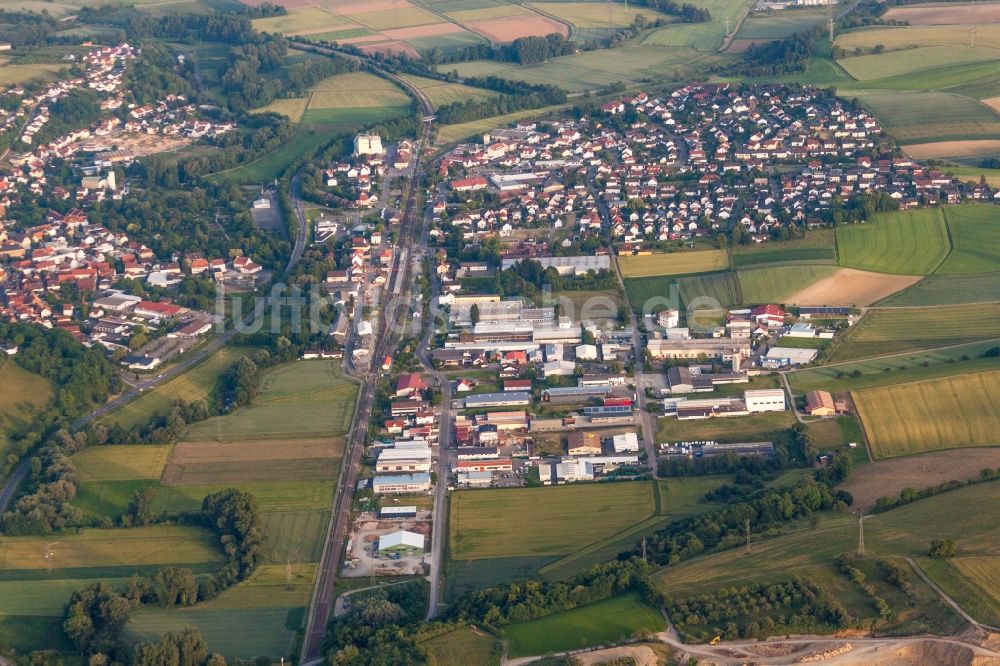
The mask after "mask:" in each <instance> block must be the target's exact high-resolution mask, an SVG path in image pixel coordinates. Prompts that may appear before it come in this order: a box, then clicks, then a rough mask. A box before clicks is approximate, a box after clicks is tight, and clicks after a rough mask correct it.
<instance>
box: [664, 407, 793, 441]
mask: <svg viewBox="0 0 1000 666" xmlns="http://www.w3.org/2000/svg"><path fill="white" fill-rule="evenodd" d="M794 423H795V415H794V414H792V413H791V412H790V411H785V412H771V413H769V414H754V415H751V416H734V417H730V418H711V419H696V420H691V421H680V420H678V419H677V418H676V417H673V416H665V417H663V418H661V419H659V426H658V428H657V431H656V441H657V442H686V441H695V440H715V441H719V442H758V441H767V440H769V439H772V438H773V437H774V436H776V435H778V434H780V431H783V430H786V429H787V428H790V427H791V426H792V425H793V424H794Z"/></svg>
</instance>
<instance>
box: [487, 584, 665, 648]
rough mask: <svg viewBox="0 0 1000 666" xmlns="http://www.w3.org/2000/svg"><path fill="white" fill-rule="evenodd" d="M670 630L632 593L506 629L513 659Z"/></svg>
mask: <svg viewBox="0 0 1000 666" xmlns="http://www.w3.org/2000/svg"><path fill="white" fill-rule="evenodd" d="M665 626H666V622H665V621H664V619H663V617H662V616H661V615H660V614H659V612H657V611H656V610H655V609H654V608H652V607H650V606H648V605H646V604H645V603H643V602H642V599H641V598H640V597H639V594H638V593H636V592H630V593H628V594H621V595H618V596H616V597H612V598H610V599H606V600H604V601H598V602H596V603H593V604H588V605H586V606H581V607H579V608H574V609H573V610H568V611H564V612H562V613H556V614H554V615H548V616H545V617H542V618H539V619H537V620H532V621H531V622H523V623H521V624H512V625H510V626H508V627H505V628H504V630H503V637H504V638H505V639H506V640H507V642H508V644H509V646H510V649H509V651H508V656H509V657H511V658H516V657H525V656H530V655H544V654H548V653H550V652H561V651H564V650H575V649H578V648H583V647H588V646H591V645H599V644H601V643H609V642H612V641H615V640H618V639H620V638H628V637H630V636H632V635H633V634H635V633H636V632H638V631H661V630H663V628H664V627H665Z"/></svg>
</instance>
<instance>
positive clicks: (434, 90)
mask: <svg viewBox="0 0 1000 666" xmlns="http://www.w3.org/2000/svg"><path fill="white" fill-rule="evenodd" d="M402 78H403V79H405V80H406V81H407V82H409V83H410V84H412V85H414V86H416V87H417V88H419V89H420V91H421V92H422V93H424V94H425V95H427V99H428V100H430V103H431V105H432V106H433V107H434V108H435V109H437V108H438V107H442V106H446V105H448V104H454V103H455V102H466V101H469V100H476V101H479V100H484V99H489V98H491V97H496V96H497V95H498V94H499V93H496V92H494V91H492V90H486V89H483V88H473V87H472V86H467V85H463V84H461V83H448V82H447V81H438V80H437V79H427V78H424V77H422V76H415V75H413V74H405V75H403V77H402Z"/></svg>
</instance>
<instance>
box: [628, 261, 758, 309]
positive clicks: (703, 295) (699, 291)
mask: <svg viewBox="0 0 1000 666" xmlns="http://www.w3.org/2000/svg"><path fill="white" fill-rule="evenodd" d="M624 282H625V293H626V294H627V295H628V299H629V302H630V303H631V304H632V309H633V310H635V311H636V312H637V313H639V312H643V309H644V308H645V307H646V305H647V303H648V304H649V308H650V312H652V313H656V312H658V311H660V310H664V309H666V308H667V307H671V306H670V305H668V302H667V301H663V300H662V299H671V298H673V294H674V292H675V289H676V294H677V297H678V298H680V300H681V301H682V302H683V304H684V307H685V308H688V307H693V308H694V309H696V310H709V311H711V310H713V309H715V308H716V307H717V306H716V304H718V306H721V307H728V306H731V305H737V304H739V303H740V302H742V300H743V299H742V297H741V296H740V284H739V282H738V281H737V280H736V274H735V273H733V272H732V271H724V272H721V273H712V274H709V275H697V276H689V277H682V278H676V277H670V276H657V277H640V278H625V280H624ZM653 299H656V300H653Z"/></svg>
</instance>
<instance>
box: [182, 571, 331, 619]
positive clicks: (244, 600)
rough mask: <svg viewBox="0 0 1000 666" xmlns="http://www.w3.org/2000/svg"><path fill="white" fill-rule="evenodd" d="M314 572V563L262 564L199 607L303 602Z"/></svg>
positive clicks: (294, 605) (308, 593)
mask: <svg viewBox="0 0 1000 666" xmlns="http://www.w3.org/2000/svg"><path fill="white" fill-rule="evenodd" d="M315 576H316V565H315V564H298V563H295V562H292V563H291V564H288V565H286V564H284V563H282V564H281V565H280V566H277V565H262V566H259V567H257V569H256V570H255V571H254V572H253V573H252V574H251V575H250V578H248V579H247V580H245V581H243V582H241V583H239V584H237V585H235V586H233V587H231V588H229V589H228V590H225V591H223V592H222V593H221V594H220V595H219V596H217V597H215V598H214V599H212V600H210V601H206V602H205V603H202V604H199V605H198V607H199V608H285V607H288V608H294V607H296V606H307V605H308V604H309V596H310V595H311V594H312V587H313V580H314V577H315Z"/></svg>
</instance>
